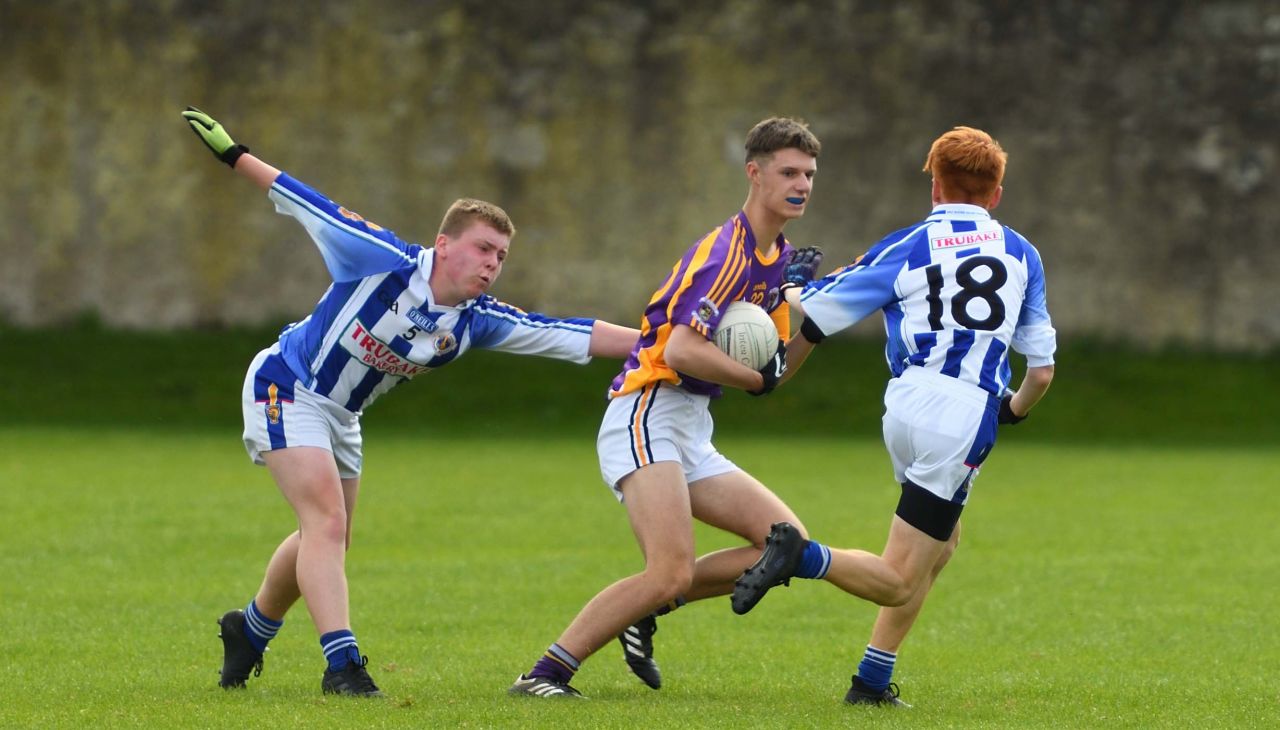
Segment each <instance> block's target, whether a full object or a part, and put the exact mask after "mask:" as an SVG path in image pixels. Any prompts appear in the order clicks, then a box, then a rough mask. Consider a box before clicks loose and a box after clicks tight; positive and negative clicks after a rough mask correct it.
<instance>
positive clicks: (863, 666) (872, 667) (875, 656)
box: [858, 644, 898, 691]
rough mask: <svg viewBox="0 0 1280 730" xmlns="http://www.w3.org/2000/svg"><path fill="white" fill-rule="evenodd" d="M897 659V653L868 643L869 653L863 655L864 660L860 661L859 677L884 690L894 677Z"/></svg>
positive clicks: (875, 687)
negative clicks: (894, 666)
mask: <svg viewBox="0 0 1280 730" xmlns="http://www.w3.org/2000/svg"><path fill="white" fill-rule="evenodd" d="M897 661H898V655H897V654H891V653H889V652H887V651H881V650H879V649H877V648H875V647H874V646H872V645H870V644H867V653H866V654H863V655H862V661H861V662H859V663H858V678H859V679H861V680H862V683H863V684H865V685H867V686H868V687H870V688H871V689H873V690H876V691H879V690H882V689H884V688H885V687H888V686H889V680H890V679H893V665H894V663H896V662H897Z"/></svg>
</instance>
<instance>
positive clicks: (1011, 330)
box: [734, 127, 1057, 705]
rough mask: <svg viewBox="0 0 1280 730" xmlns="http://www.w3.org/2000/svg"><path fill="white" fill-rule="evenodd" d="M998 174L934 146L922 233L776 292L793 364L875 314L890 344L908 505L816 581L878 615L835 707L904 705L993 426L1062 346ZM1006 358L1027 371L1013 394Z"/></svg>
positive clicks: (944, 142)
mask: <svg viewBox="0 0 1280 730" xmlns="http://www.w3.org/2000/svg"><path fill="white" fill-rule="evenodd" d="M1005 161H1006V155H1005V152H1004V151H1003V150H1002V149H1001V148H1000V145H999V144H998V143H997V142H996V141H995V140H994V139H992V138H991V136H990V135H988V134H987V133H985V132H983V131H981V130H977V129H971V128H969V127H956V128H955V129H953V130H951V131H949V132H947V133H946V134H943V135H942V136H941V137H939V138H938V139H937V140H936V141H934V143H933V146H932V147H931V148H930V150H929V156H928V158H927V160H926V162H925V168H924V169H925V170H926V171H928V172H930V173H932V175H933V188H932V196H933V204H934V208H933V211H932V213H931V214H930V215H929V217H928V218H926V219H925V220H924V221H922V222H920V223H917V224H916V225H913V226H910V227H908V228H904V229H902V230H900V231H896V232H894V233H891V234H889V235H888V236H886V237H885V238H884V239H883V240H881V241H880V242H879V243H877V244H876V245H875V246H872V247H871V249H870V250H869V251H867V253H866V254H864V255H863V256H861V257H859V258H858V260H857V261H855V262H854V263H853V264H852V265H850V266H848V267H845V268H843V269H840V270H837V271H836V272H834V273H832V274H830V275H829V276H827V277H825V278H823V279H820V280H817V281H813V282H811V283H809V284H807V285H805V284H803V282H802V281H796V282H789V283H788V284H785V285H784V286H785V287H786V292H785V297H786V299H787V301H788V302H790V303H791V305H792V308H793V310H794V311H795V312H796V313H797V316H800V317H803V318H804V320H803V324H802V325H801V329H800V332H801V335H802V337H803V339H804V340H805V341H806V342H805V343H804V346H802V347H800V348H797V351H796V354H797V355H799V354H807V351H808V348H812V346H813V345H815V344H817V343H819V342H821V341H822V339H823V338H824V337H826V336H827V335H830V334H833V333H835V332H838V331H840V330H842V329H845V328H846V327H849V326H850V325H852V324H854V323H855V322H858V321H859V320H861V319H863V318H864V317H867V316H868V315H870V314H872V313H873V312H875V311H877V310H880V311H882V312H883V313H884V323H885V331H886V333H887V334H888V344H887V346H886V349H885V355H886V359H887V360H888V364H889V370H890V372H891V374H892V376H893V377H892V379H891V380H890V381H889V385H888V387H887V388H886V390H885V396H884V400H885V414H884V419H883V427H884V439H885V446H886V447H887V448H888V451H889V457H890V460H891V461H892V463H893V470H894V477H895V479H896V481H898V483H900V484H901V485H902V496H901V499H900V501H899V502H898V507H897V510H896V514H895V516H894V518H893V524H892V526H891V527H890V531H889V539H888V543H887V544H886V545H885V549H884V552H883V554H882V555H881V556H876V555H872V554H870V553H867V552H864V551H860V550H838V549H832V550H831V566H830V568H829V570H828V571H827V574H826V576H825V577H826V580H828V581H830V582H832V583H834V584H835V585H837V586H839V587H841V588H843V589H844V590H846V591H848V592H850V593H853V594H854V595H857V596H860V597H862V598H866V599H868V600H871V601H874V602H876V603H878V604H880V605H881V606H883V607H884V608H882V609H881V610H880V613H879V616H878V617H877V619H876V624H875V628H874V629H873V631H872V635H871V641H870V643H869V644H868V646H867V649H866V651H865V653H864V655H863V659H862V661H861V663H860V664H859V666H858V673H857V674H856V675H855V676H854V677H853V680H852V686H851V687H850V689H849V691H848V693H847V694H846V696H845V699H846V701H848V702H850V703H853V704H864V703H865V704H886V705H898V704H904V703H902V701H901V700H899V699H898V698H897V686H896V685H891V684H890V681H889V680H890V678H891V677H892V673H893V667H894V664H895V662H896V660H897V651H898V648H899V646H900V645H901V644H902V641H903V640H904V639H905V638H906V635H907V632H908V631H909V630H910V629H911V626H912V624H913V623H914V622H915V619H916V617H917V616H918V615H919V613H920V608H921V606H922V605H923V603H924V600H925V597H926V596H927V595H928V593H929V589H930V588H931V587H932V585H933V581H934V579H935V578H937V576H938V573H939V572H940V571H941V570H942V568H943V566H945V565H946V564H947V561H948V560H949V559H950V558H951V555H952V554H953V553H954V551H955V549H956V545H957V542H958V540H959V536H960V530H959V518H960V513H961V511H962V510H963V508H964V505H965V503H966V502H967V501H968V498H969V492H970V489H971V488H972V486H973V482H974V479H975V477H976V476H977V474H978V469H979V467H980V466H981V465H982V463H983V461H984V460H985V459H986V458H987V456H988V455H989V454H990V453H991V449H992V447H993V446H994V445H995V441H996V431H997V425H998V424H1014V423H1017V422H1019V421H1021V420H1022V419H1023V418H1025V417H1026V415H1027V413H1028V412H1029V411H1030V410H1031V408H1032V407H1033V406H1035V404H1036V403H1037V402H1039V401H1040V399H1041V398H1042V397H1043V396H1044V394H1045V392H1046V391H1047V390H1048V388H1049V383H1050V382H1051V381H1052V380H1053V370H1054V368H1053V355H1054V351H1055V349H1056V346H1057V345H1056V335H1055V332H1054V329H1053V325H1052V323H1051V321H1050V318H1049V310H1048V305H1047V303H1046V299H1045V281H1044V268H1043V266H1042V265H1041V261H1040V254H1039V253H1038V252H1037V251H1036V249H1035V247H1034V246H1032V245H1031V243H1030V242H1029V241H1027V239H1026V238H1024V237H1023V236H1022V235H1021V234H1019V233H1018V232H1016V231H1014V230H1013V229H1012V228H1009V227H1008V226H1005V225H1002V224H1001V223H1000V222H999V221H997V220H995V219H994V218H992V217H991V212H990V211H991V210H992V209H993V208H995V207H996V205H998V204H999V202H1000V197H1001V195H1002V193H1003V188H1002V187H1001V182H1002V180H1003V178H1004V170H1005ZM1011 349H1012V350H1016V351H1017V352H1019V353H1021V354H1023V355H1025V356H1026V360H1027V371H1026V375H1025V377H1024V378H1023V379H1022V382H1021V384H1020V385H1019V387H1018V388H1017V390H1016V391H1015V390H1011V389H1010V386H1011V382H1012V368H1011V367H1010V364H1009V354H1010V350H1011ZM805 544H806V540H805V539H804V538H803V537H802V536H801V535H800V534H799V531H798V530H796V529H794V528H792V527H791V526H790V525H786V524H780V525H774V527H773V530H772V532H771V534H770V537H769V546H768V547H766V550H765V553H764V555H763V556H762V557H761V559H760V561H759V562H757V564H756V565H755V566H753V567H752V568H751V569H750V570H748V571H747V572H746V573H744V574H743V576H742V578H741V579H740V580H739V582H738V585H737V587H736V588H735V591H734V610H736V611H738V612H739V613H745V612H746V611H749V610H750V609H751V607H752V606H754V605H755V604H756V602H758V601H759V600H760V598H762V597H763V596H764V593H765V592H766V591H768V590H769V588H771V587H773V586H775V585H778V584H779V583H781V582H782V581H783V580H785V579H786V578H789V577H791V574H790V572H789V571H790V568H789V566H790V565H792V564H794V563H795V562H796V561H797V559H798V556H799V555H800V554H801V552H802V551H803V550H804V549H805ZM770 561H772V563H771V562H770ZM799 577H805V576H799Z"/></svg>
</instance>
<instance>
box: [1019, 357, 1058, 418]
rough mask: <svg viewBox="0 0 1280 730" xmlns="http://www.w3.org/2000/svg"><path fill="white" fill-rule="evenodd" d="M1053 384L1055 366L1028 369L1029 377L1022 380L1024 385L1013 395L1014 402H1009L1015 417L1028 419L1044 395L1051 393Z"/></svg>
mask: <svg viewBox="0 0 1280 730" xmlns="http://www.w3.org/2000/svg"><path fill="white" fill-rule="evenodd" d="M1052 382H1053V366H1052V365H1042V366H1040V367H1034V368H1027V375H1026V377H1024V378H1023V379H1022V384H1021V385H1019V386H1018V390H1017V392H1015V393H1014V394H1013V400H1011V401H1010V402H1009V408H1010V410H1012V411H1013V414H1014V415H1015V416H1018V417H1020V418H1024V417H1026V415H1027V413H1029V412H1030V411H1031V409H1032V408H1033V407H1035V404H1037V403H1039V402H1040V399H1041V398H1043V397H1044V394H1045V393H1047V392H1049V384H1050V383H1052Z"/></svg>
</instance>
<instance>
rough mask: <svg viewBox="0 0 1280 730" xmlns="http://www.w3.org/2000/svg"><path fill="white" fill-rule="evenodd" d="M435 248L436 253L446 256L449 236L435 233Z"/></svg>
mask: <svg viewBox="0 0 1280 730" xmlns="http://www.w3.org/2000/svg"><path fill="white" fill-rule="evenodd" d="M435 249H436V252H437V253H439V254H441V255H445V256H447V255H448V253H449V237H448V236H446V235H444V234H443V233H441V234H439V235H437V236H436V243H435Z"/></svg>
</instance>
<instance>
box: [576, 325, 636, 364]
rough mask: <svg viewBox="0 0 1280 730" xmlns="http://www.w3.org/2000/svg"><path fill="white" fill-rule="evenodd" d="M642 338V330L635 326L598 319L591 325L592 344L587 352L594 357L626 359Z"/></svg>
mask: <svg viewBox="0 0 1280 730" xmlns="http://www.w3.org/2000/svg"><path fill="white" fill-rule="evenodd" d="M638 339H640V330H638V329H635V328H634V327H623V326H622V325H619V324H613V323H612V322H605V321H602V320H599V319H597V320H596V322H595V324H593V325H591V344H590V345H589V346H588V349H587V354H589V355H591V356H592V357H612V358H616V359H619V360H621V359H624V358H626V356H627V355H629V354H631V348H632V347H634V346H635V344H636V340H638Z"/></svg>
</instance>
